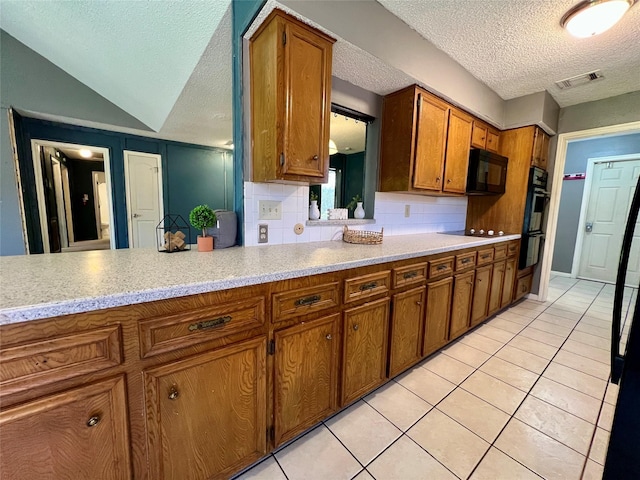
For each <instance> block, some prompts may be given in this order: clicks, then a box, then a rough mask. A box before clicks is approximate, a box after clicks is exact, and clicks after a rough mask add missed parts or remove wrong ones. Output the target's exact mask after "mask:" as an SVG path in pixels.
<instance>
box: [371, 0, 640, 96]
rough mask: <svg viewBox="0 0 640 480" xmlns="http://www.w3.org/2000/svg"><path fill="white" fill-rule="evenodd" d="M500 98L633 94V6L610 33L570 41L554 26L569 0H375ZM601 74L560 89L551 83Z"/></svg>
mask: <svg viewBox="0 0 640 480" xmlns="http://www.w3.org/2000/svg"><path fill="white" fill-rule="evenodd" d="M378 2H379V3H381V4H382V5H383V6H384V7H385V8H387V9H388V10H389V11H390V12H391V13H393V14H394V15H396V16H397V17H399V18H400V19H401V20H403V21H404V22H405V23H407V24H408V25H409V26H410V27H412V28H413V29H415V30H416V31H417V32H418V33H419V34H420V35H422V36H423V37H424V38H425V39H427V40H429V41H430V42H432V43H433V44H434V45H436V46H437V47H438V48H440V49H441V50H443V51H444V52H445V53H447V54H448V55H449V56H450V57H451V58H453V59H454V60H456V61H457V62H458V63H460V64H461V65H462V66H463V67H464V68H465V69H466V70H468V71H469V72H470V73H471V74H472V75H474V76H475V77H476V78H478V79H479V80H480V81H482V82H484V83H485V84H486V85H487V86H489V88H491V89H492V90H494V91H495V92H496V93H497V94H498V95H500V96H501V97H502V98H503V99H511V98H516V97H520V96H523V95H527V94H530V93H535V92H540V91H543V90H547V91H548V92H549V93H550V94H551V95H552V96H553V97H554V99H555V100H556V101H557V102H558V104H559V105H560V106H561V107H566V106H569V105H574V104H578V103H583V102H588V101H593V100H599V99H602V98H607V97H612V96H615V95H620V94H623V93H627V92H632V91H636V90H639V89H640V46H639V44H638V39H639V38H640V6H638V5H636V6H634V7H632V8H631V10H630V11H629V12H627V15H625V17H624V18H623V19H622V20H621V22H620V23H619V24H618V25H616V26H614V27H613V28H612V29H611V30H609V31H607V32H605V33H603V34H601V35H599V36H596V37H592V38H587V39H576V38H574V37H572V36H570V35H569V34H568V33H567V32H566V31H565V30H563V29H562V27H560V24H559V21H560V18H562V15H563V14H564V13H565V12H566V11H567V10H568V9H569V8H570V7H571V6H572V5H574V4H576V3H578V2H577V0H482V1H479V0H437V1H430V2H425V1H423V0H422V1H421V0H378ZM597 69H600V70H602V73H603V74H604V77H605V78H604V80H601V81H597V82H593V83H591V84H587V85H584V86H579V87H575V88H572V89H568V90H560V89H559V88H558V87H556V86H555V85H554V82H555V81H557V80H562V79H565V78H567V77H572V76H574V75H579V74H583V73H587V72H590V71H592V70H597Z"/></svg>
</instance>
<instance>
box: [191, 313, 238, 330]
mask: <svg viewBox="0 0 640 480" xmlns="http://www.w3.org/2000/svg"><path fill="white" fill-rule="evenodd" d="M230 321H231V316H230V315H226V316H224V317H218V318H214V319H213V320H205V321H204V322H198V323H192V324H191V325H189V331H190V332H195V331H196V330H208V329H209V328H216V327H222V326H223V325H226V324H227V323H229V322H230Z"/></svg>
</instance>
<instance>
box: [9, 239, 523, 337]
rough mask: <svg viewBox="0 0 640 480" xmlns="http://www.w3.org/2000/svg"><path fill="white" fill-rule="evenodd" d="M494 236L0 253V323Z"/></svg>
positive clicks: (427, 251) (416, 253)
mask: <svg viewBox="0 0 640 480" xmlns="http://www.w3.org/2000/svg"><path fill="white" fill-rule="evenodd" d="M516 238H520V235H505V236H503V237H496V238H478V237H465V236H462V235H451V234H439V233H431V234H420V235H403V236H395V237H385V239H384V241H383V243H382V244H381V245H353V244H348V243H344V242H336V241H334V242H315V243H303V244H289V245H269V246H260V247H233V248H227V249H224V250H214V251H213V252H208V253H199V252H197V251H196V250H195V247H194V250H191V251H189V252H180V253H172V254H168V253H160V252H157V251H156V250H151V249H131V250H130V249H123V250H99V251H92V252H72V253H59V254H53V255H23V256H15V257H0V325H1V324H7V323H15V322H22V321H26V320H35V319H39V318H48V317H53V316H57V315H65V314H71V313H79V312H87V311H92V310H100V309H103V308H110V307H118V306H122V305H129V304H133V303H142V302H149V301H153V300H161V299H165V298H173V297H181V296H184V295H192V294H196V293H204V292H212V291H215V290H224V289H227V288H234V287H241V286H246V285H255V284H259V283H265V282H271V281H275V280H283V279H287V278H295V277H302V276H306V275H312V274H318V273H326V272H332V271H338V270H346V269H348V268H355V267H361V266H366V265H374V264H378V263H384V262H390V261H394V260H403V259H407V258H415V257H420V256H424V255H432V254H436V253H442V252H446V251H450V250H455V249H460V248H467V247H475V246H480V245H486V244H490V243H494V242H496V241H504V240H512V239H516Z"/></svg>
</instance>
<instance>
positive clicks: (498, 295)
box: [488, 260, 507, 315]
mask: <svg viewBox="0 0 640 480" xmlns="http://www.w3.org/2000/svg"><path fill="white" fill-rule="evenodd" d="M506 265H507V263H506V261H504V260H503V261H502V262H496V263H494V264H493V273H492V274H491V293H490V294H489V312H488V314H489V315H491V314H493V313H495V312H497V311H498V310H500V304H501V299H502V287H503V282H504V272H505V269H506Z"/></svg>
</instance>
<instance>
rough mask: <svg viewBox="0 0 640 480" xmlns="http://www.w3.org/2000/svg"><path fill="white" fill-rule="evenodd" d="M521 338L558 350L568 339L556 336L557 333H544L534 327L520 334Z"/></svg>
mask: <svg viewBox="0 0 640 480" xmlns="http://www.w3.org/2000/svg"><path fill="white" fill-rule="evenodd" d="M519 336H521V337H527V338H531V339H533V340H536V341H538V342H542V343H545V344H547V345H551V346H552V347H556V348H560V346H561V345H562V344H563V343H564V341H565V340H566V339H567V337H561V336H559V335H556V334H555V333H549V332H544V331H542V330H538V329H537V328H532V327H527V328H525V329H524V330H523V331H521V332H520V333H519Z"/></svg>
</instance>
